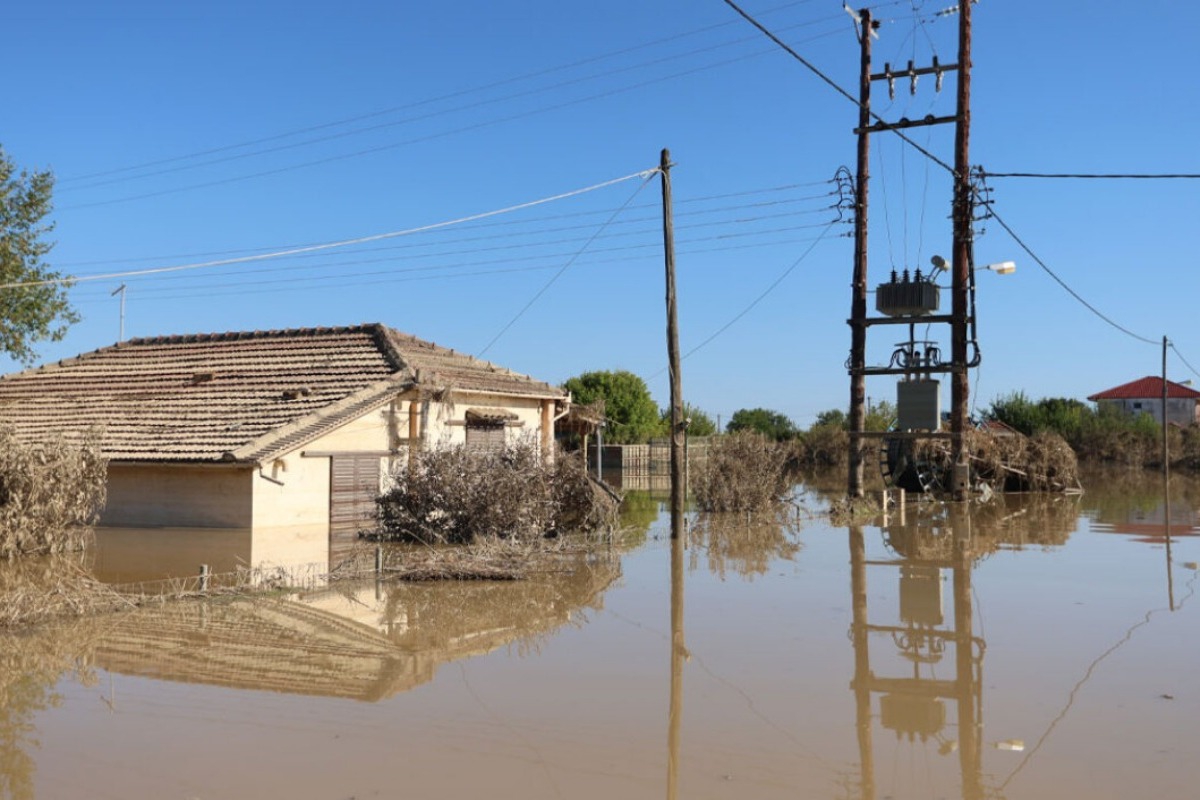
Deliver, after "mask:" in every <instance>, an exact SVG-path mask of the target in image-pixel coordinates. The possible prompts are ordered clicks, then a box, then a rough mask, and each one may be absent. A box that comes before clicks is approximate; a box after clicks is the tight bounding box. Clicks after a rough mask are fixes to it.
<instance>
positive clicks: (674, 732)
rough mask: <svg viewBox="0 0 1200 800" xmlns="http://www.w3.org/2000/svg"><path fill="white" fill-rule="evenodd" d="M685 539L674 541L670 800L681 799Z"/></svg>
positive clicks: (668, 720)
mask: <svg viewBox="0 0 1200 800" xmlns="http://www.w3.org/2000/svg"><path fill="white" fill-rule="evenodd" d="M683 547H684V541H683V537H682V536H679V537H676V538H673V539H672V540H671V707H670V710H669V711H668V714H667V800H676V798H677V797H678V796H679V741H680V737H679V729H680V722H681V720H682V718H683V662H684V660H685V659H686V658H687V647H686V646H685V645H684V639H683V555H684V553H683Z"/></svg>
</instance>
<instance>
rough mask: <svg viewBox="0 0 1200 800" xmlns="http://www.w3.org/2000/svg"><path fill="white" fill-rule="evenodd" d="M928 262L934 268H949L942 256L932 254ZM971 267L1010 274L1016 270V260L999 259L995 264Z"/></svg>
mask: <svg viewBox="0 0 1200 800" xmlns="http://www.w3.org/2000/svg"><path fill="white" fill-rule="evenodd" d="M929 262H930V263H931V264H933V266H934V269H940V270H942V271H947V270H949V269H950V265H949V264H947V263H946V259H944V258H942V257H941V256H934V257H933V258H931V259H929ZM973 269H974V270H975V271H977V272H978V271H979V270H981V269H985V270H987V271H988V272H994V273H996V274H997V275H1012V274H1013V273H1014V272H1016V271H1017V262H1015V261H1001V262H999V263H997V264H986V265H984V266H981V267H974V268H973Z"/></svg>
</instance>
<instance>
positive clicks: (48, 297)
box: [0, 147, 79, 364]
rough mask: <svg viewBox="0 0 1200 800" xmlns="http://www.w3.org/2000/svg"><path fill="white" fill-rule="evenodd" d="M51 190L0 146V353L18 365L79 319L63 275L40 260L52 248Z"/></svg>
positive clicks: (43, 177)
mask: <svg viewBox="0 0 1200 800" xmlns="http://www.w3.org/2000/svg"><path fill="white" fill-rule="evenodd" d="M53 189H54V176H53V175H51V174H50V173H49V172H32V173H31V172H26V171H25V170H20V171H18V170H17V168H16V167H15V166H14V165H13V163H12V161H11V160H9V158H8V155H7V154H6V153H5V152H4V149H3V148H2V147H0V283H3V284H7V285H8V286H9V288H7V289H4V290H3V291H0V351H2V352H4V353H7V354H8V355H9V356H11V357H12V358H13V359H15V360H16V361H19V362H21V363H23V364H30V363H32V362H33V360H34V359H35V358H36V357H37V352H36V351H35V350H34V345H35V344H36V343H37V342H40V341H44V340H49V341H58V340H60V339H62V338H63V336H65V335H66V332H67V328H68V327H70V326H71V325H73V324H74V323H76V322H78V321H79V315H78V314H77V313H75V310H74V309H72V308H71V305H70V303H69V302H68V300H67V289H68V288H69V287H68V285H67V284H66V283H59V282H58V281H60V280H62V278H63V275H62V274H61V273H58V272H53V271H52V270H50V268H49V266H48V265H47V264H46V263H45V262H44V261H43V260H42V258H43V257H44V256H45V255H46V254H47V253H49V252H50V248H51V247H53V246H54V243H53V242H48V241H46V239H45V236H46V235H47V234H49V233H50V231H52V230H53V229H54V225H53V224H52V223H47V222H45V218H46V216H47V215H48V214H49V213H50V210H51V208H52V204H51V199H50V198H51V192H52V191H53ZM13 284H37V285H23V286H13Z"/></svg>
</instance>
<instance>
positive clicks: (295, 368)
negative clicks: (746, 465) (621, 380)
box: [0, 324, 565, 462]
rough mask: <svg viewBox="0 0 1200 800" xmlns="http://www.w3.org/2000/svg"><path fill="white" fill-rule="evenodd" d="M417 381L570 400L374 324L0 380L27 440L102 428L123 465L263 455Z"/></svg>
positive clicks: (91, 360) (98, 355)
mask: <svg viewBox="0 0 1200 800" xmlns="http://www.w3.org/2000/svg"><path fill="white" fill-rule="evenodd" d="M413 386H419V387H420V388H424V389H429V390H432V391H439V390H443V389H453V390H458V391H468V392H485V393H497V394H503V395H510V396H514V395H515V396H520V397H543V398H559V397H565V392H563V391H562V390H561V389H558V388H557V387H554V386H551V385H549V384H547V383H543V382H541V381H536V380H534V379H532V378H530V377H529V376H527V375H521V374H518V373H515V372H511V371H509V370H506V369H503V368H501V367H497V366H495V365H494V364H490V363H488V362H486V361H481V360H478V359H475V358H472V357H470V356H467V355H464V354H461V353H456V352H454V351H453V350H449V349H447V348H444V347H439V346H438V345H435V344H433V343H431V342H426V341H422V340H421V339H417V338H416V337H413V336H409V335H407V334H402V333H399V332H397V331H394V330H392V329H390V328H388V327H386V326H384V325H380V324H370V325H358V326H353V327H340V328H303V329H293V330H282V331H253V332H246V333H214V334H196V335H187V336H164V337H156V338H149V339H131V340H129V341H127V342H122V343H120V344H117V345H113V346H111V347H105V348H102V349H100V350H96V351H93V352H91V353H85V354H83V355H80V356H77V357H75V358H72V359H69V360H66V361H60V362H58V363H56V364H49V365H45V366H42V367H38V368H36V369H31V370H26V371H24V372H19V373H15V374H12V375H6V376H4V377H3V378H0V423H8V424H11V425H13V426H14V428H15V429H16V431H17V434H18V436H21V437H22V438H26V439H39V438H46V437H48V436H50V435H53V434H55V433H58V432H60V431H78V430H82V429H85V428H88V427H91V426H96V427H99V428H101V429H102V440H101V447H102V450H103V451H104V453H105V455H107V456H108V457H109V458H110V459H113V460H116V461H222V460H224V461H250V462H256V461H260V460H264V459H266V458H268V457H270V456H271V455H272V454H277V453H281V452H286V451H287V450H289V449H292V448H294V447H297V446H300V445H302V444H304V443H305V442H307V441H311V440H312V439H314V438H316V437H317V436H320V435H322V434H323V433H325V432H327V431H329V430H331V429H333V428H335V427H337V426H339V425H341V424H343V423H345V422H348V421H349V420H351V419H353V418H355V417H357V416H359V415H360V414H363V413H366V412H368V411H370V410H371V409H372V408H376V407H379V406H382V405H384V404H385V403H387V402H388V401H389V400H391V398H393V397H394V396H395V395H396V394H398V393H399V392H401V391H404V390H405V389H408V388H411V387H413Z"/></svg>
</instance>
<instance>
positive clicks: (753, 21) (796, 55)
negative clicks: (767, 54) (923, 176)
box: [722, 0, 955, 175]
mask: <svg viewBox="0 0 1200 800" xmlns="http://www.w3.org/2000/svg"><path fill="white" fill-rule="evenodd" d="M722 1H723V2H724V3H725V5H727V6H729V7H730V8H732V9H733V10H734V11H736V12H737V13H738V14H740V15H741V17H742V18H743V19H745V20H746V21H747V22H749V23H750V24H751V25H753V26H754V27H756V28H758V29H759V30H760V31H761V32H762V34H763V35H764V36H766V37H767V38H768V39H770V40H771V41H772V42H774V43H775V44H777V45H779V46H780V47H781V48H783V49H784V50H785V51H786V52H787V53H788V54H789V55H790V56H791V57H792V58H794V59H796V60H797V61H799V62H800V63H801V64H803V65H804V66H805V67H807V68H808V70H809V71H810V72H812V73H813V74H814V75H816V76H817V77H818V78H820V79H821V80H822V81H824V82H825V83H826V84H828V85H829V86H831V87H832V88H833V90H834V91H835V92H837V93H838V94H840V95H841V96H842V97H845V98H846V99H847V100H849V101H850V102H851V103H853V104H854V105H855V107H857V108H864V105H863V104H862V103H860V102H859V101H858V98H856V97H854V95H852V94H850V93H849V92H848V91H846V90H845V89H843V88H842V87H841V86H839V85H837V83H835V82H834V80H833V79H832V78H830V77H829V76H828V75H826V74H825V73H824V72H821V70H819V69H817V68H816V67H815V66H813V64H812V63H811V62H809V61H808V59H806V58H805V57H804V56H802V55H800V54H799V53H797V52H796V51H795V50H794V49H792V48H791V47H790V46H789V45H788V44H787V43H786V42H784V41H783V40H782V39H780V38H779V37H778V36H776V35H775V34H774V33H772V32H771V31H770V30H768V29H767V27H766V26H764V25H763V24H762V23H761V22H759V21H758V20H756V19H755V18H754V17H752V16H750V15H749V14H747V13H746V12H745V11H743V10H742V9H741V7H740V6H738V4H737V3H735V2H733V0H722ZM862 35H863V36H869V35H870V32H869V31H863V33H862ZM866 111H867V113H868V114H869V115H870V116H871V118H872V119H874V120H875V121H877V122H883V123H885V124H886V120H884V119H883V117H881V116H880V115H879V114H877V113H875V112H874V111H872V110H871V109H870V108H866ZM887 130H888V131H889V132H891V133H894V134H895V135H896V136H899V137H900V138H901V139H902V140H903V141H905V142H906V143H908V145H909V146H910V147H912V148H913V149H914V150H916V151H917V152H918V153H920V154H921V155H923V156H925V157H926V158H928V159H929V160H931V161H932V162H933V163H935V164H937V165H938V166H939V167H941V168H942V169H944V170H946V171H947V172H949V173H950V174H951V175H954V174H955V172H954V167H952V166H950V165H949V164H947V163H946V162H945V161H943V160H942V159H940V158H938V157H937V156H935V155H934V154H933V153H931V152H930V151H929V150H927V149H925V148H924V147H922V146H921V145H919V144H917V143H916V142H914V141H913V140H912V139H910V138H908V137H907V136H905V135H904V134H903V133H901V132H900V131H899V130H897V129H896V128H892V127H889V128H887Z"/></svg>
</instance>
